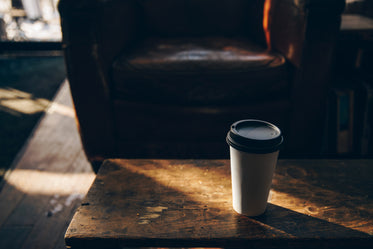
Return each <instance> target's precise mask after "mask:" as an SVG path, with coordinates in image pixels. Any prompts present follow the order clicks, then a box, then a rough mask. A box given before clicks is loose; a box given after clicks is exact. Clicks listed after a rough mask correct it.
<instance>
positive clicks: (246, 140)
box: [227, 119, 284, 154]
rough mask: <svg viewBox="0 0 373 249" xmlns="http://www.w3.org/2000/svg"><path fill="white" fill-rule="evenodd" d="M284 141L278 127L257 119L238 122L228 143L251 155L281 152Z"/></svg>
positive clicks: (232, 128) (231, 132) (229, 135)
mask: <svg viewBox="0 0 373 249" xmlns="http://www.w3.org/2000/svg"><path fill="white" fill-rule="evenodd" d="M283 140H284V139H283V137H282V134H281V131H280V129H279V128H278V127H277V126H275V125H273V124H271V123H268V122H266V121H262V120H255V119H246V120H240V121H237V122H236V123H234V124H233V125H232V126H231V130H230V131H229V132H228V135H227V143H228V144H229V145H230V146H232V147H233V148H235V149H237V150H240V151H244V152H251V153H263V154H264V153H271V152H275V151H277V150H279V148H280V146H281V144H282V142H283Z"/></svg>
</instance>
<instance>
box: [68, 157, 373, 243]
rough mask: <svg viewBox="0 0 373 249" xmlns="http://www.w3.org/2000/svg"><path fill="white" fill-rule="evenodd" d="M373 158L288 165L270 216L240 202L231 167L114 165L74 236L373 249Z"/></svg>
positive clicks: (223, 163)
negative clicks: (234, 196)
mask: <svg viewBox="0 0 373 249" xmlns="http://www.w3.org/2000/svg"><path fill="white" fill-rule="evenodd" d="M372 164H373V160H351V161H332V160H280V161H279V163H278V167H277V169H276V174H275V178H274V181H273V187H272V191H271V199H270V204H269V206H268V208H267V211H266V213H265V214H264V215H262V216H259V217H253V218H249V217H245V216H241V215H239V214H237V213H235V212H234V211H233V209H232V203H231V185H230V184H231V183H230V167H229V160H119V159H118V160H109V161H106V163H105V164H104V165H103V167H101V169H100V171H99V173H98V175H97V178H96V180H95V182H94V184H93V185H92V188H91V189H90V191H89V193H88V195H87V198H86V199H85V200H84V203H86V205H84V206H81V207H80V208H79V209H78V211H77V213H76V214H75V216H74V218H73V220H72V222H71V224H70V226H69V228H68V230H67V234H66V243H67V245H69V246H71V248H80V247H83V248H88V247H92V248H98V247H100V246H105V248H106V247H110V246H113V247H114V246H116V247H121V246H140V247H144V246H145V247H146V246H158V247H177V246H183V247H238V246H247V247H253V248H254V247H255V248H267V247H271V248H273V247H275V248H278V247H290V248H294V247H299V248H316V247H319V246H321V247H331V248H338V247H340V248H346V247H354V248H360V247H361V248H364V247H368V248H369V247H371V246H373V240H372V238H373V237H372V235H373V212H372V210H373V202H372V197H371V196H372V191H373V189H372V183H371V179H370V176H371V175H372V174H373V167H371V165H372Z"/></svg>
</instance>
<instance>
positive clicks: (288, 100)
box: [59, 0, 344, 162]
mask: <svg viewBox="0 0 373 249" xmlns="http://www.w3.org/2000/svg"><path fill="white" fill-rule="evenodd" d="M343 6H344V0H331V1H320V0H299V1H293V0H284V1H274V0H267V1H265V0H218V1H216V0H203V1H200V0H180V1H171V0H127V1H122V0H109V1H103V0H79V1H77V0H61V1H60V3H59V10H60V13H61V24H62V32H63V48H64V51H65V58H66V66H67V72H68V79H69V83H70V86H71V91H72V96H73V99H74V105H75V108H76V112H77V117H78V121H79V125H80V132H81V136H82V141H83V145H84V148H85V151H86V153H87V156H88V158H89V160H90V161H91V162H94V161H101V160H103V159H105V158H108V157H109V158H113V157H118V158H228V154H227V150H226V148H225V146H226V145H225V135H226V132H227V130H228V129H229V126H230V124H232V123H233V122H235V121H237V120H240V119H246V118H257V119H264V120H266V121H269V122H273V123H275V124H276V125H278V126H279V127H280V128H281V129H282V131H283V133H284V134H285V136H286V137H287V140H286V143H285V145H284V149H283V153H288V152H289V153H295V154H296V153H298V154H306V153H311V154H312V153H313V154H317V153H319V152H320V148H321V147H322V146H321V143H322V141H323V131H324V125H325V122H324V121H325V103H326V97H327V94H326V93H327V89H328V82H329V81H328V80H329V74H330V68H331V61H332V57H333V51H334V45H335V40H336V37H337V34H338V32H339V25H340V19H341V17H340V15H341V12H342V9H343ZM300 134H301V135H300Z"/></svg>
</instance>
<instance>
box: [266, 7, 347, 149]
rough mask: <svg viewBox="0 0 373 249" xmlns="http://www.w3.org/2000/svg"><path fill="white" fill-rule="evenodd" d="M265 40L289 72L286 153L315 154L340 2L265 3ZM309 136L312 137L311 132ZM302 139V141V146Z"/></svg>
mask: <svg viewBox="0 0 373 249" xmlns="http://www.w3.org/2000/svg"><path fill="white" fill-rule="evenodd" d="M265 7H266V8H265V9H266V12H267V16H268V30H267V33H266V34H267V42H269V44H268V45H269V46H270V47H271V48H272V49H273V50H277V51H279V52H280V53H282V54H284V55H285V57H286V58H287V59H288V61H290V62H291V64H292V65H293V69H294V79H293V85H292V92H291V101H292V106H293V110H292V112H293V115H292V120H291V124H290V130H291V131H299V130H301V129H302V128H299V127H303V129H304V131H302V136H300V134H294V133H293V134H289V135H288V137H289V140H291V141H292V143H291V146H289V147H290V148H289V150H292V151H299V152H305V151H307V152H309V153H310V154H314V153H320V152H321V148H322V144H321V143H322V139H319V137H316V136H312V135H309V134H311V133H310V132H308V129H312V130H313V131H315V132H316V133H318V134H321V135H320V137H322V134H324V131H325V129H324V126H325V117H326V115H327V114H326V103H327V93H328V89H329V86H330V83H331V72H332V66H333V60H334V49H335V45H336V42H337V38H338V33H339V29H340V23H341V14H342V11H343V9H344V0H328V1H323V0H298V1H294V0H267V1H266V6H265ZM313 134H315V133H313ZM305 141H307V142H305Z"/></svg>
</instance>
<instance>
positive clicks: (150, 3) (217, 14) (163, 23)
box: [138, 0, 264, 41]
mask: <svg viewBox="0 0 373 249" xmlns="http://www.w3.org/2000/svg"><path fill="white" fill-rule="evenodd" d="M138 3H139V5H140V8H139V9H140V11H141V12H142V13H143V15H144V17H143V20H144V25H145V27H146V28H145V29H146V33H147V34H151V35H153V36H166V37H172V36H173V37H175V36H176V37H180V36H206V35H207V36H213V35H223V36H232V35H237V34H242V35H243V34H245V35H247V36H250V37H260V36H263V30H262V29H258V27H260V26H261V22H262V13H263V3H264V0H176V1H175V0H157V1H154V0H143V1H138ZM261 38H263V37H261ZM263 41H264V40H263Z"/></svg>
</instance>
